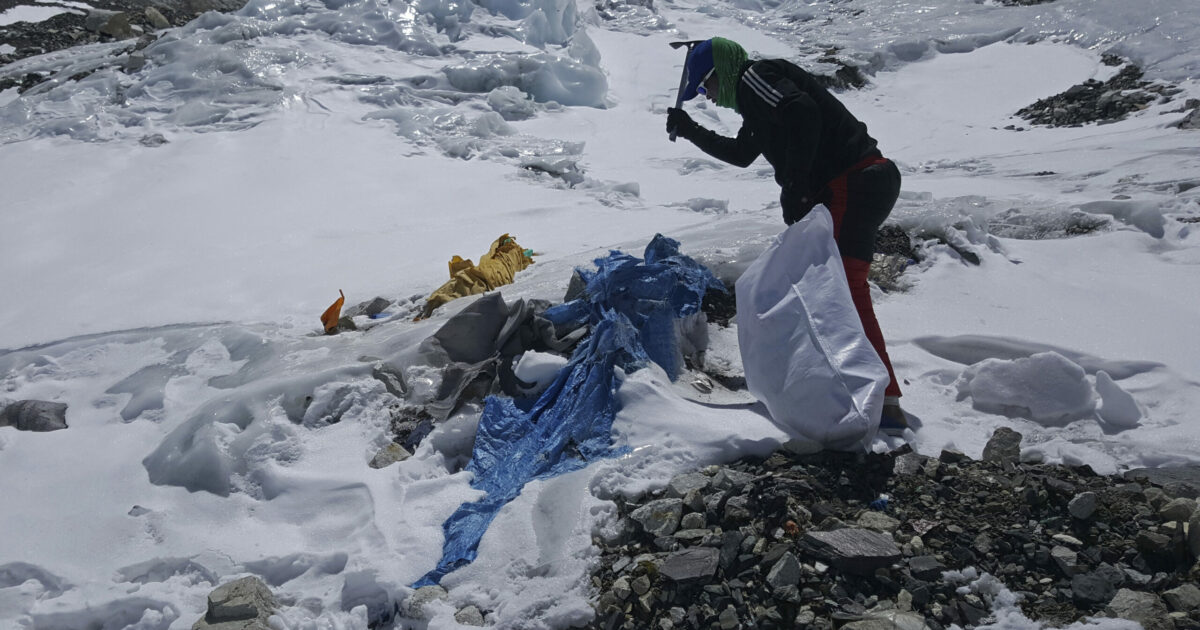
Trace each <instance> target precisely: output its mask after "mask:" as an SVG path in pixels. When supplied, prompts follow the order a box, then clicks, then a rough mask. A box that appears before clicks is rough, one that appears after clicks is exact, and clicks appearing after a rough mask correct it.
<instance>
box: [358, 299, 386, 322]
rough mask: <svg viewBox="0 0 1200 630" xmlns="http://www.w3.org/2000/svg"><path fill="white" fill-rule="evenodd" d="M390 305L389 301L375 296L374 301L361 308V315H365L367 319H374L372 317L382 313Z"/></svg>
mask: <svg viewBox="0 0 1200 630" xmlns="http://www.w3.org/2000/svg"><path fill="white" fill-rule="evenodd" d="M391 305H392V301H391V300H389V299H387V298H384V297H378V296H376V298H375V299H373V300H371V301H370V302H367V303H366V304H365V305H364V306H363V307H362V314H363V315H366V316H367V317H374V316H376V315H378V314H380V313H382V312H384V311H385V310H387V307H389V306H391Z"/></svg>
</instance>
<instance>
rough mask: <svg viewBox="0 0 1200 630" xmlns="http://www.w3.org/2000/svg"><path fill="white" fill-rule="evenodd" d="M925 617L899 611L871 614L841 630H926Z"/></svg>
mask: <svg viewBox="0 0 1200 630" xmlns="http://www.w3.org/2000/svg"><path fill="white" fill-rule="evenodd" d="M927 628H928V626H926V625H925V617H923V616H921V615H919V614H917V613H914V612H904V611H899V610H889V611H884V612H872V613H869V616H868V617H867V618H866V619H861V620H859V621H851V622H850V623H848V624H846V625H844V626H842V630H927Z"/></svg>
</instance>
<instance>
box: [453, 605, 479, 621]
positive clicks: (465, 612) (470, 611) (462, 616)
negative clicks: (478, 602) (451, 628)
mask: <svg viewBox="0 0 1200 630" xmlns="http://www.w3.org/2000/svg"><path fill="white" fill-rule="evenodd" d="M454 620H455V621H457V622H458V623H460V624H462V625H464V626H482V625H483V613H481V612H479V609H478V608H476V607H475V606H467V607H466V608H463V609H461V610H459V611H458V612H456V613H454Z"/></svg>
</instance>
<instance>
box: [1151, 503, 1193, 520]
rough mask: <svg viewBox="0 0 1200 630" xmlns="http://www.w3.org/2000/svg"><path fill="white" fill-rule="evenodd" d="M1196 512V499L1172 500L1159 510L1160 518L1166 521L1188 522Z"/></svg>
mask: <svg viewBox="0 0 1200 630" xmlns="http://www.w3.org/2000/svg"><path fill="white" fill-rule="evenodd" d="M1195 511H1196V500H1195V499H1184V498H1179V499H1172V500H1171V501H1170V502H1169V503H1167V504H1166V505H1164V506H1162V508H1161V509H1159V510H1158V518H1160V519H1162V520H1164V521H1186V520H1188V518H1190V517H1191V516H1192V513H1193V512H1195Z"/></svg>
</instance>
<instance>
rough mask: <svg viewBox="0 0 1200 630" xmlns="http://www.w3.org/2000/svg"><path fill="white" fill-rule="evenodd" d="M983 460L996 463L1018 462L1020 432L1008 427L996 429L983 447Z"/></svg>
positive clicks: (1019, 457)
mask: <svg viewBox="0 0 1200 630" xmlns="http://www.w3.org/2000/svg"><path fill="white" fill-rule="evenodd" d="M983 461H985V462H994V463H997V464H1002V463H1005V462H1008V463H1010V464H1016V463H1018V462H1020V461H1021V434H1020V433H1017V432H1016V431H1013V430H1012V429H1010V428H1008V427H1000V428H999V429H996V431H995V432H994V433H992V437H991V438H989V439H988V441H987V444H986V445H985V446H984V447H983Z"/></svg>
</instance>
